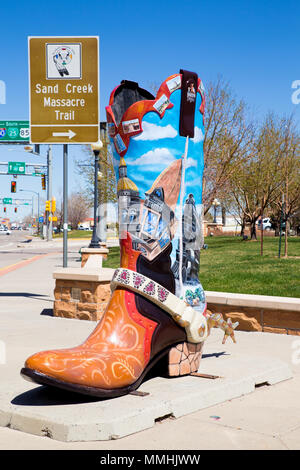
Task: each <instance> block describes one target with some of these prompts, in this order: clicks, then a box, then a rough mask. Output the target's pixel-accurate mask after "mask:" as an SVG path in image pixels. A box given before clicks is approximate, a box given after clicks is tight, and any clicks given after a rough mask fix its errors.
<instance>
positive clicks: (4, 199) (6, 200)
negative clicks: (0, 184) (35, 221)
mask: <svg viewBox="0 0 300 470" xmlns="http://www.w3.org/2000/svg"><path fill="white" fill-rule="evenodd" d="M2 202H3V204H12V198H11V197H4V198H3V199H2Z"/></svg>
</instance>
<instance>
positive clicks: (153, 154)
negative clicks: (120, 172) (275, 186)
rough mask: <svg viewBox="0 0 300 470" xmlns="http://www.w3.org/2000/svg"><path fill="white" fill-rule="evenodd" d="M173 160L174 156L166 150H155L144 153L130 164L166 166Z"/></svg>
mask: <svg viewBox="0 0 300 470" xmlns="http://www.w3.org/2000/svg"><path fill="white" fill-rule="evenodd" d="M173 160H175V158H174V156H173V155H172V153H171V152H170V150H169V149H167V148H157V149H155V150H149V152H146V153H144V155H142V156H141V157H139V158H137V159H136V160H132V161H131V162H130V163H134V164H135V165H157V164H161V165H168V164H170V163H172V161H173Z"/></svg>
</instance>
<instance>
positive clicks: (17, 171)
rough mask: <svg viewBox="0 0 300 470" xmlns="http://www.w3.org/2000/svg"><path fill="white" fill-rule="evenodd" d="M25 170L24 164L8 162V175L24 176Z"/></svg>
mask: <svg viewBox="0 0 300 470" xmlns="http://www.w3.org/2000/svg"><path fill="white" fill-rule="evenodd" d="M25 170H26V165H25V162H8V173H9V174H10V175H24V174H25Z"/></svg>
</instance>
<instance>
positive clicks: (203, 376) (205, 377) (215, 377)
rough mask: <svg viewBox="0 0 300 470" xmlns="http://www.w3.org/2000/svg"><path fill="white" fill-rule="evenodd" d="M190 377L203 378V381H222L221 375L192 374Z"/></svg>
mask: <svg viewBox="0 0 300 470" xmlns="http://www.w3.org/2000/svg"><path fill="white" fill-rule="evenodd" d="M190 375H192V376H193V377H201V378H202V379H213V380H214V379H220V378H221V376H220V375H211V374H200V373H199V372H192V373H191V374H190Z"/></svg>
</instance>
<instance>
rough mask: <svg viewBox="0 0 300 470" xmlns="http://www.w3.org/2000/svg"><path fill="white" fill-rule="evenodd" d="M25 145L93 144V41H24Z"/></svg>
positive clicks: (96, 106)
mask: <svg viewBox="0 0 300 470" xmlns="http://www.w3.org/2000/svg"><path fill="white" fill-rule="evenodd" d="M28 50H29V102H30V141H31V143H33V144H44V143H51V144H83V143H85V144H90V143H93V142H97V141H98V140H99V38H98V37H97V36H95V37H29V38H28Z"/></svg>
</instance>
